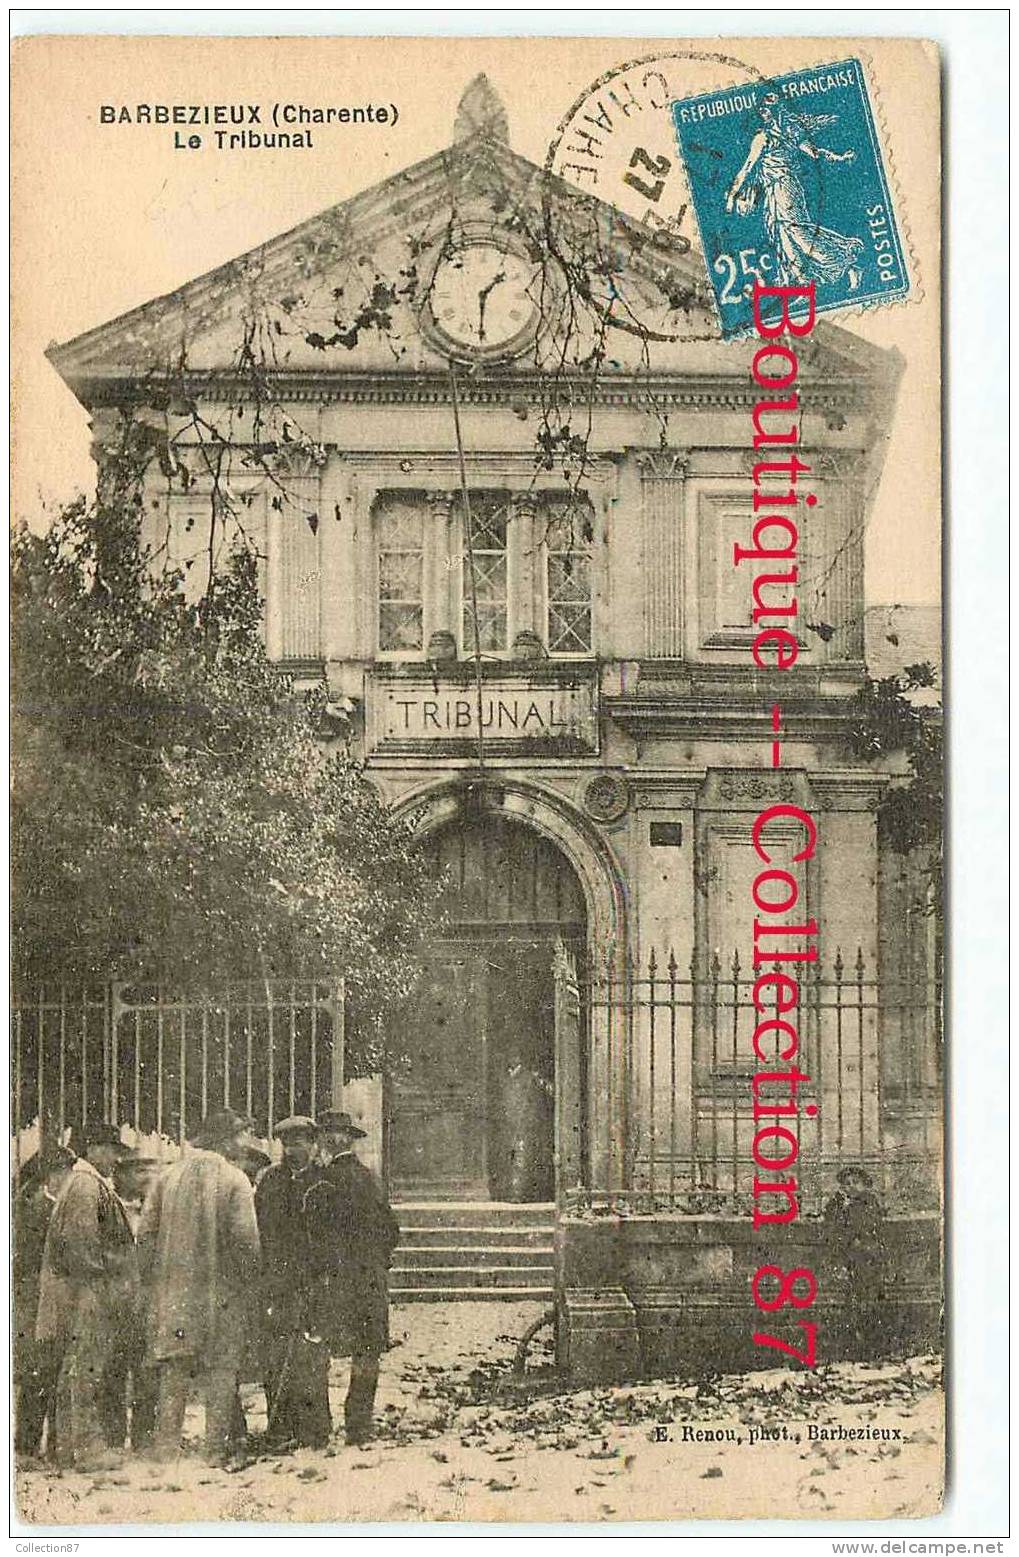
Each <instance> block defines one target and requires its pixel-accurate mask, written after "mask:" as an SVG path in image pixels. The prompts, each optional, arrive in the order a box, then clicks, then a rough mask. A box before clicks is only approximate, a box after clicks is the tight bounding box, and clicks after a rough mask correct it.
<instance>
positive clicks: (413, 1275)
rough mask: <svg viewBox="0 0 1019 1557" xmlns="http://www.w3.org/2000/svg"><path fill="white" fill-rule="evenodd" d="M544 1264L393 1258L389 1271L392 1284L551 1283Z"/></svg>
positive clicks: (439, 1285)
mask: <svg viewBox="0 0 1019 1557" xmlns="http://www.w3.org/2000/svg"><path fill="white" fill-rule="evenodd" d="M551 1275H552V1271H551V1268H550V1267H549V1266H548V1265H415V1266H413V1267H412V1268H411V1269H406V1268H404V1267H402V1266H401V1265H400V1264H399V1262H398V1261H397V1262H396V1263H394V1266H393V1269H392V1270H391V1271H390V1278H389V1279H390V1282H391V1283H392V1285H393V1286H394V1287H478V1288H483V1287H527V1286H533V1287H546V1286H549V1285H550V1284H551V1280H550V1278H551Z"/></svg>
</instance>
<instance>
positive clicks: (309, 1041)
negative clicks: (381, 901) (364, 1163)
mask: <svg viewBox="0 0 1019 1557" xmlns="http://www.w3.org/2000/svg"><path fill="white" fill-rule="evenodd" d="M10 1052H11V1115H12V1117H11V1128H12V1134H13V1138H14V1156H15V1163H14V1169H15V1173H17V1171H18V1168H19V1158H20V1157H21V1156H22V1155H23V1154H26V1153H27V1152H28V1151H29V1150H30V1149H31V1148H32V1146H33V1145H34V1144H37V1142H38V1138H39V1136H40V1135H46V1136H48V1137H50V1138H51V1139H62V1138H63V1136H64V1134H65V1133H66V1131H67V1130H68V1129H69V1128H70V1127H72V1126H74V1125H75V1124H81V1123H83V1122H84V1121H85V1120H86V1119H90V1118H96V1117H99V1118H103V1119H106V1120H109V1121H111V1122H112V1123H114V1124H118V1125H122V1126H123V1125H126V1126H129V1127H130V1128H131V1129H132V1130H133V1131H134V1132H135V1133H136V1135H138V1136H139V1137H148V1136H152V1137H162V1138H163V1139H164V1140H171V1141H177V1142H183V1141H184V1140H185V1139H186V1138H187V1137H188V1136H189V1135H190V1134H192V1133H193V1131H194V1128H195V1126H196V1125H197V1124H198V1123H199V1121H200V1120H201V1118H202V1117H203V1115H204V1114H206V1113H208V1112H209V1110H210V1109H212V1108H218V1107H222V1106H227V1107H233V1108H235V1109H237V1110H238V1112H242V1113H245V1114H248V1115H251V1116H253V1117H254V1118H255V1119H257V1120H258V1121H259V1122H260V1124H263V1125H264V1126H265V1129H266V1133H267V1134H269V1135H271V1134H272V1128H273V1125H274V1123H275V1122H276V1121H277V1120H279V1119H282V1118H284V1117H285V1116H286V1115H287V1114H294V1113H302V1114H314V1113H315V1111H316V1109H317V1108H320V1107H323V1106H325V1105H327V1104H328V1102H329V1101H330V1100H331V1098H332V1097H333V1096H334V1095H336V1096H338V1091H337V1078H338V1076H339V1075H340V1074H341V1073H342V1067H343V998H342V986H340V985H336V984H332V983H330V982H327V981H323V980H307V979H305V980H298V979H294V980H276V981H265V982H252V983H250V984H243V985H236V986H233V987H230V988H228V989H226V990H224V991H222V992H220V993H219V994H218V995H216V996H214V997H204V996H200V995H192V996H183V995H174V994H171V993H169V992H167V991H165V990H162V989H158V988H155V987H153V986H142V985H129V984H126V983H112V984H108V985H105V986H99V987H96V988H92V989H86V990H70V989H68V988H66V987H64V986H51V987H49V988H43V989H39V990H34V991H32V992H31V993H25V992H21V993H16V994H15V998H14V1001H13V1007H12V1018H11V1050H10Z"/></svg>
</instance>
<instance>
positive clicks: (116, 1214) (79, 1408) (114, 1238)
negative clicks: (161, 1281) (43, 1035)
mask: <svg viewBox="0 0 1019 1557" xmlns="http://www.w3.org/2000/svg"><path fill="white" fill-rule="evenodd" d="M82 1147H83V1154H82V1155H81V1156H80V1157H79V1158H78V1159H77V1160H76V1161H75V1163H74V1166H73V1168H72V1169H71V1172H70V1173H69V1174H68V1176H67V1181H66V1183H65V1184H64V1187H63V1189H62V1190H61V1192H60V1196H59V1198H58V1200H57V1203H56V1205H55V1206H54V1208H53V1215H52V1216H51V1218H50V1223H49V1228H48V1230H47V1233H46V1245H45V1249H44V1251H43V1260H42V1270H41V1272H40V1276H39V1308H38V1313H37V1315H36V1326H35V1333H36V1339H37V1340H39V1341H45V1342H52V1343H55V1344H56V1346H57V1347H59V1349H60V1351H61V1353H62V1360H61V1365H60V1375H59V1379H58V1382H57V1409H56V1416H57V1458H58V1460H59V1462H60V1463H61V1464H65V1465H71V1464H73V1465H76V1466H78V1467H79V1468H83V1469H84V1468H87V1467H99V1466H102V1465H104V1464H106V1463H108V1460H109V1453H108V1451H109V1444H108V1435H107V1432H106V1427H107V1425H108V1423H109V1420H110V1416H111V1412H110V1408H109V1402H108V1401H106V1400H105V1399H104V1391H105V1390H106V1389H108V1388H109V1384H108V1380H109V1378H110V1376H111V1368H110V1365H111V1362H112V1359H113V1357H114V1355H115V1353H116V1350H117V1347H118V1346H119V1345H120V1341H121V1337H122V1336H123V1335H124V1334H125V1332H126V1331H127V1330H129V1329H130V1326H131V1324H132V1321H133V1319H134V1316H135V1313H136V1310H137V1304H138V1297H139V1294H138V1268H137V1262H136V1257H135V1244H134V1236H133V1234H132V1232H131V1228H130V1225H129V1223H128V1219H127V1215H126V1212H125V1210H124V1207H123V1205H122V1203H121V1201H120V1197H119V1196H118V1195H117V1192H116V1190H115V1189H114V1187H113V1183H112V1181H111V1175H112V1172H113V1169H114V1166H115V1164H116V1163H117V1161H118V1159H119V1158H120V1157H121V1156H123V1155H125V1154H126V1153H127V1152H128V1150H129V1148H128V1147H126V1146H125V1145H123V1143H122V1142H121V1139H120V1134H119V1131H118V1130H117V1128H116V1126H114V1125H112V1124H106V1123H104V1122H102V1121H98V1122H95V1123H92V1124H86V1126H85V1127H84V1129H83V1130H82Z"/></svg>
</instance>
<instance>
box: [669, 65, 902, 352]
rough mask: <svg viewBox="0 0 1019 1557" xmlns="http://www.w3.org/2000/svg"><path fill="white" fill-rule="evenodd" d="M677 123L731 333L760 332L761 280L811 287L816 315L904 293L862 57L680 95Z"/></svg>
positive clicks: (726, 331)
mask: <svg viewBox="0 0 1019 1557" xmlns="http://www.w3.org/2000/svg"><path fill="white" fill-rule="evenodd" d="M672 120H673V125H674V127H675V132H676V137H677V141H678V145H679V150H680V155H681V156H682V158H683V161H684V163H685V166H686V173H687V178H688V180H689V184H690V189H691V194H692V199H693V206H694V212H695V214H696V218H697V224H698V227H699V229H700V235H701V242H702V244H703V248H704V258H705V262H706V264H707V270H708V276H709V278H710V281H711V285H712V288H713V290H714V295H715V301H716V304H717V307H718V313H719V318H720V321H721V332H722V335H723V336H725V337H727V338H731V337H734V336H739V335H743V334H745V333H747V332H748V331H749V330H750V329H751V328H752V326H753V302H752V299H753V288H754V282H755V280H757V279H760V280H761V281H762V282H763V283H764V284H765V285H770V286H806V285H808V284H809V283H810V282H814V284H815V288H816V291H815V298H816V309H817V312H818V313H822V312H830V311H831V310H833V309H839V308H856V307H859V306H861V305H864V304H870V305H874V304H877V303H886V302H890V301H893V300H895V299H898V298H904V297H906V296H907V295H908V293H909V290H910V276H909V271H908V268H907V263H906V256H905V251H904V247H903V244H902V241H901V238H900V234H899V227H898V223H897V221H896V216H895V210H894V206H893V203H892V198H891V193H890V190H889V186H888V178H887V176H886V171H885V167H884V162H883V158H882V153H881V147H880V144H879V141H878V136H877V131H876V128H875V123H874V115H873V112H872V109H871V103H870V98H869V95H868V90H867V83H866V77H865V75H864V71H863V66H862V65H861V63H860V61H859V60H858V59H846V60H841V61H839V62H838V63H836V64H832V65H819V66H815V67H813V68H811V69H808V70H798V71H793V72H791V73H790V74H789V75H784V76H773V77H771V78H770V79H769V80H767V81H764V82H757V83H752V84H747V85H746V86H743V87H740V88H737V89H732V88H727V89H725V90H722V91H715V92H707V93H704V94H702V95H700V96H697V97H687V98H681V99H678V100H676V101H674V102H673V104H672ZM780 307H781V304H780V303H779V302H778V301H777V300H776V302H775V305H774V308H775V313H776V316H777V315H778V312H779V309H780ZM762 313H763V315H764V317H765V318H767V305H765V306H764V307H763V308H762Z"/></svg>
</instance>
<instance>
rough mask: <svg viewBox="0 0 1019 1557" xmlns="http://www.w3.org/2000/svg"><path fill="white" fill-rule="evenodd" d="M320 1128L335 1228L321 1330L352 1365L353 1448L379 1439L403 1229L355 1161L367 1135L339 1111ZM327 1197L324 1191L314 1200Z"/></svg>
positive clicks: (349, 1418)
mask: <svg viewBox="0 0 1019 1557" xmlns="http://www.w3.org/2000/svg"><path fill="white" fill-rule="evenodd" d="M318 1125H319V1161H320V1164H321V1169H322V1173H323V1176H324V1177H325V1178H326V1179H327V1181H328V1184H329V1191H330V1193H329V1200H330V1204H331V1208H332V1209H331V1212H330V1214H329V1217H328V1220H331V1222H332V1225H333V1235H332V1254H333V1258H332V1261H331V1264H330V1269H329V1271H328V1274H327V1276H326V1278H325V1280H324V1282H323V1284H322V1290H321V1298H322V1321H321V1323H322V1328H323V1330H324V1331H325V1333H326V1335H327V1337H328V1340H329V1349H330V1352H331V1353H332V1355H333V1356H334V1357H349V1358H350V1387H349V1389H348V1391H347V1399H346V1404H345V1406H344V1427H345V1431H346V1439H347V1442H348V1443H349V1444H358V1443H363V1442H364V1441H365V1440H366V1439H367V1438H369V1437H370V1436H371V1430H372V1411H373V1409H374V1406H375V1390H376V1388H377V1386H378V1379H379V1358H380V1357H381V1355H382V1353H383V1352H384V1351H385V1349H386V1347H387V1346H388V1344H389V1265H390V1261H391V1259H392V1255H393V1250H394V1249H395V1247H396V1244H397V1241H398V1239H399V1236H400V1229H399V1226H398V1224H397V1221H396V1218H395V1217H394V1215H393V1213H392V1211H391V1210H390V1208H389V1203H388V1201H387V1200H386V1197H385V1195H384V1193H383V1191H382V1188H381V1186H380V1185H379V1184H378V1183H377V1181H376V1180H375V1178H374V1177H373V1176H372V1174H371V1173H370V1172H369V1170H368V1169H367V1168H366V1167H365V1166H364V1164H363V1163H361V1162H359V1161H358V1159H357V1157H355V1155H354V1142H355V1141H356V1140H361V1139H363V1138H364V1135H365V1132H364V1131H363V1130H359V1129H358V1127H357V1125H355V1124H354V1122H353V1121H352V1119H351V1117H350V1115H349V1114H347V1113H343V1112H341V1111H340V1110H339V1109H328V1110H327V1111H326V1112H324V1113H322V1114H320V1115H319V1117H318ZM321 1194H322V1191H321V1188H320V1187H316V1188H314V1189H313V1190H312V1191H311V1198H312V1199H316V1198H318V1197H319V1196H320V1195H321ZM322 1220H323V1221H326V1220H327V1218H326V1217H325V1216H323V1217H322Z"/></svg>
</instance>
